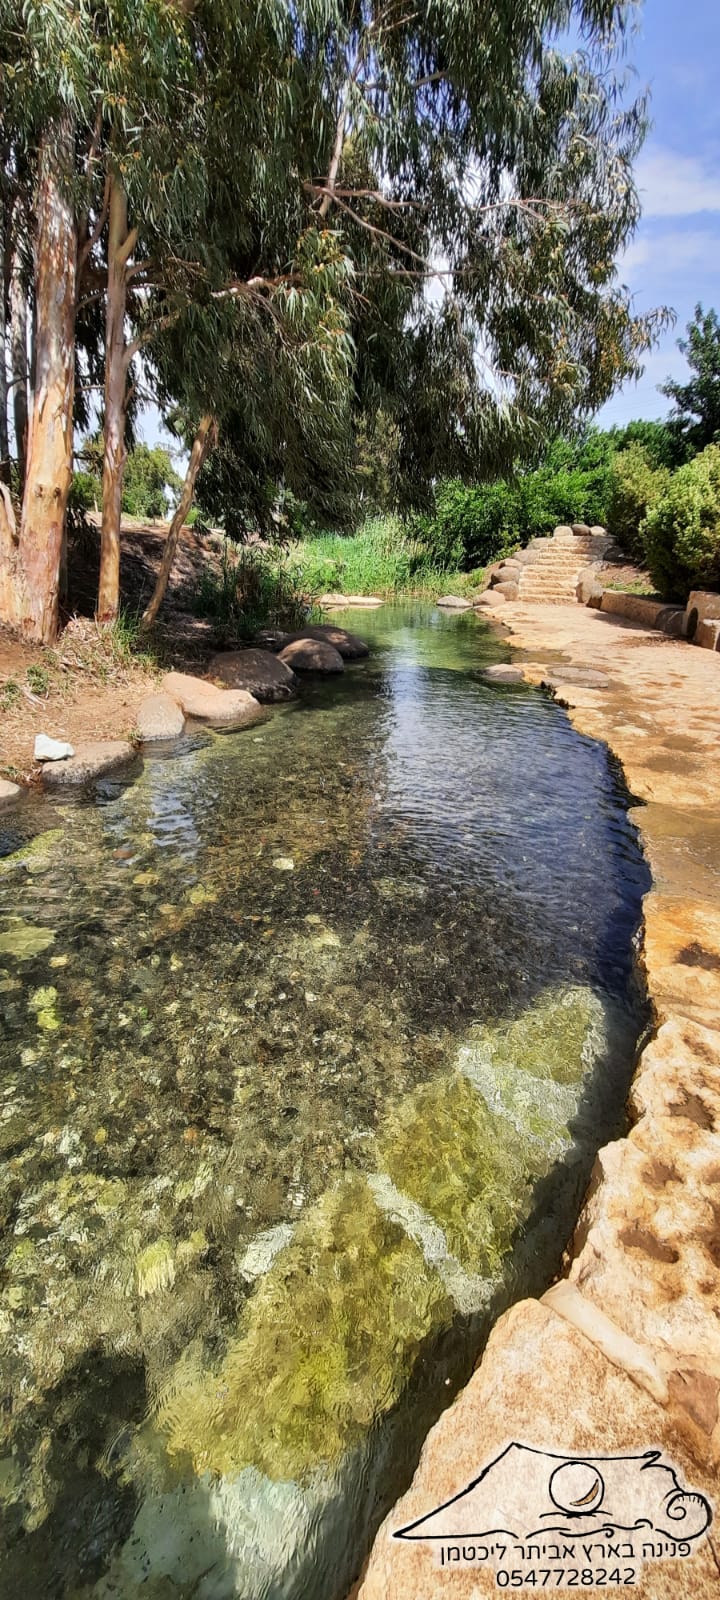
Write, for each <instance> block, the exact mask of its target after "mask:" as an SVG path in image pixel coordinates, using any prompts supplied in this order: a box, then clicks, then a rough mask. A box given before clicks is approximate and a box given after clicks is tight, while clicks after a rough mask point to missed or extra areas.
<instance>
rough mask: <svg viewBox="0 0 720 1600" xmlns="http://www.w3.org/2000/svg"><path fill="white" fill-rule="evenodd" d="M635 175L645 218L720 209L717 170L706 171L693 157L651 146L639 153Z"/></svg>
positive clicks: (682, 215) (718, 175)
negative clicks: (641, 153)
mask: <svg viewBox="0 0 720 1600" xmlns="http://www.w3.org/2000/svg"><path fill="white" fill-rule="evenodd" d="M635 176H636V181H637V186H638V189H639V191H640V199H641V201H642V208H643V215H644V216H646V217H691V216H695V215H696V214H697V212H699V211H720V173H715V172H712V171H710V170H708V168H707V167H706V166H705V165H704V163H703V162H702V161H701V160H700V159H699V158H698V157H696V156H681V155H678V154H677V153H676V152H675V151H674V150H668V149H664V148H663V147H662V146H660V145H655V146H652V145H650V146H648V148H647V149H646V150H645V152H644V154H643V155H641V156H640V159H639V161H638V164H637V167H636V172H635Z"/></svg>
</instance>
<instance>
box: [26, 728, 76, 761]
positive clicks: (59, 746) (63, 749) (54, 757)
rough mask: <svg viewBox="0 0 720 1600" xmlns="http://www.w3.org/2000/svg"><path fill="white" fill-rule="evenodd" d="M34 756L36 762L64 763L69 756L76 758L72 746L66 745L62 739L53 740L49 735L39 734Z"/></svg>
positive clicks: (36, 739) (36, 738)
mask: <svg viewBox="0 0 720 1600" xmlns="http://www.w3.org/2000/svg"><path fill="white" fill-rule="evenodd" d="M33 754H34V757H35V760H36V761H64V760H65V759H66V757H67V756H74V754H75V751H74V750H73V747H72V745H71V744H66V743H65V742H64V741H63V740H62V739H51V738H50V737H49V735H48V734H47V733H38V734H36V735H35V749H34V751H33Z"/></svg>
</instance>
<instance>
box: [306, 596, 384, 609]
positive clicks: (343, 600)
mask: <svg viewBox="0 0 720 1600" xmlns="http://www.w3.org/2000/svg"><path fill="white" fill-rule="evenodd" d="M384 604H385V601H384V600H383V598H382V596H381V595H379V594H321V596H320V599H319V601H318V605H321V606H324V608H325V610H326V611H341V610H342V609H343V607H344V606H358V607H360V608H362V607H363V606H366V607H368V608H371V607H373V606H384Z"/></svg>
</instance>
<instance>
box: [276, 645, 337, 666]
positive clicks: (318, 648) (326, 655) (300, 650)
mask: <svg viewBox="0 0 720 1600" xmlns="http://www.w3.org/2000/svg"><path fill="white" fill-rule="evenodd" d="M280 660H281V661H284V662H285V665H286V666H288V667H292V669H293V671H294V672H328V673H329V672H344V670H345V662H344V661H343V658H342V656H341V655H340V653H339V651H338V650H335V649H334V647H333V645H331V644H327V643H326V641H325V640H324V639H294V640H293V642H292V644H286V645H285V648H284V649H283V650H281V651H280Z"/></svg>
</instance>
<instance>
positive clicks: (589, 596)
mask: <svg viewBox="0 0 720 1600" xmlns="http://www.w3.org/2000/svg"><path fill="white" fill-rule="evenodd" d="M575 592H576V594H577V598H578V600H579V602H580V604H581V606H594V607H595V610H596V611H597V610H599V609H600V604H601V601H602V597H603V593H604V589H603V584H602V580H601V578H600V577H599V575H598V572H597V569H596V568H595V567H585V568H584V570H583V571H582V572H581V573H580V576H579V578H578V581H577V589H576V591H575Z"/></svg>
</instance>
